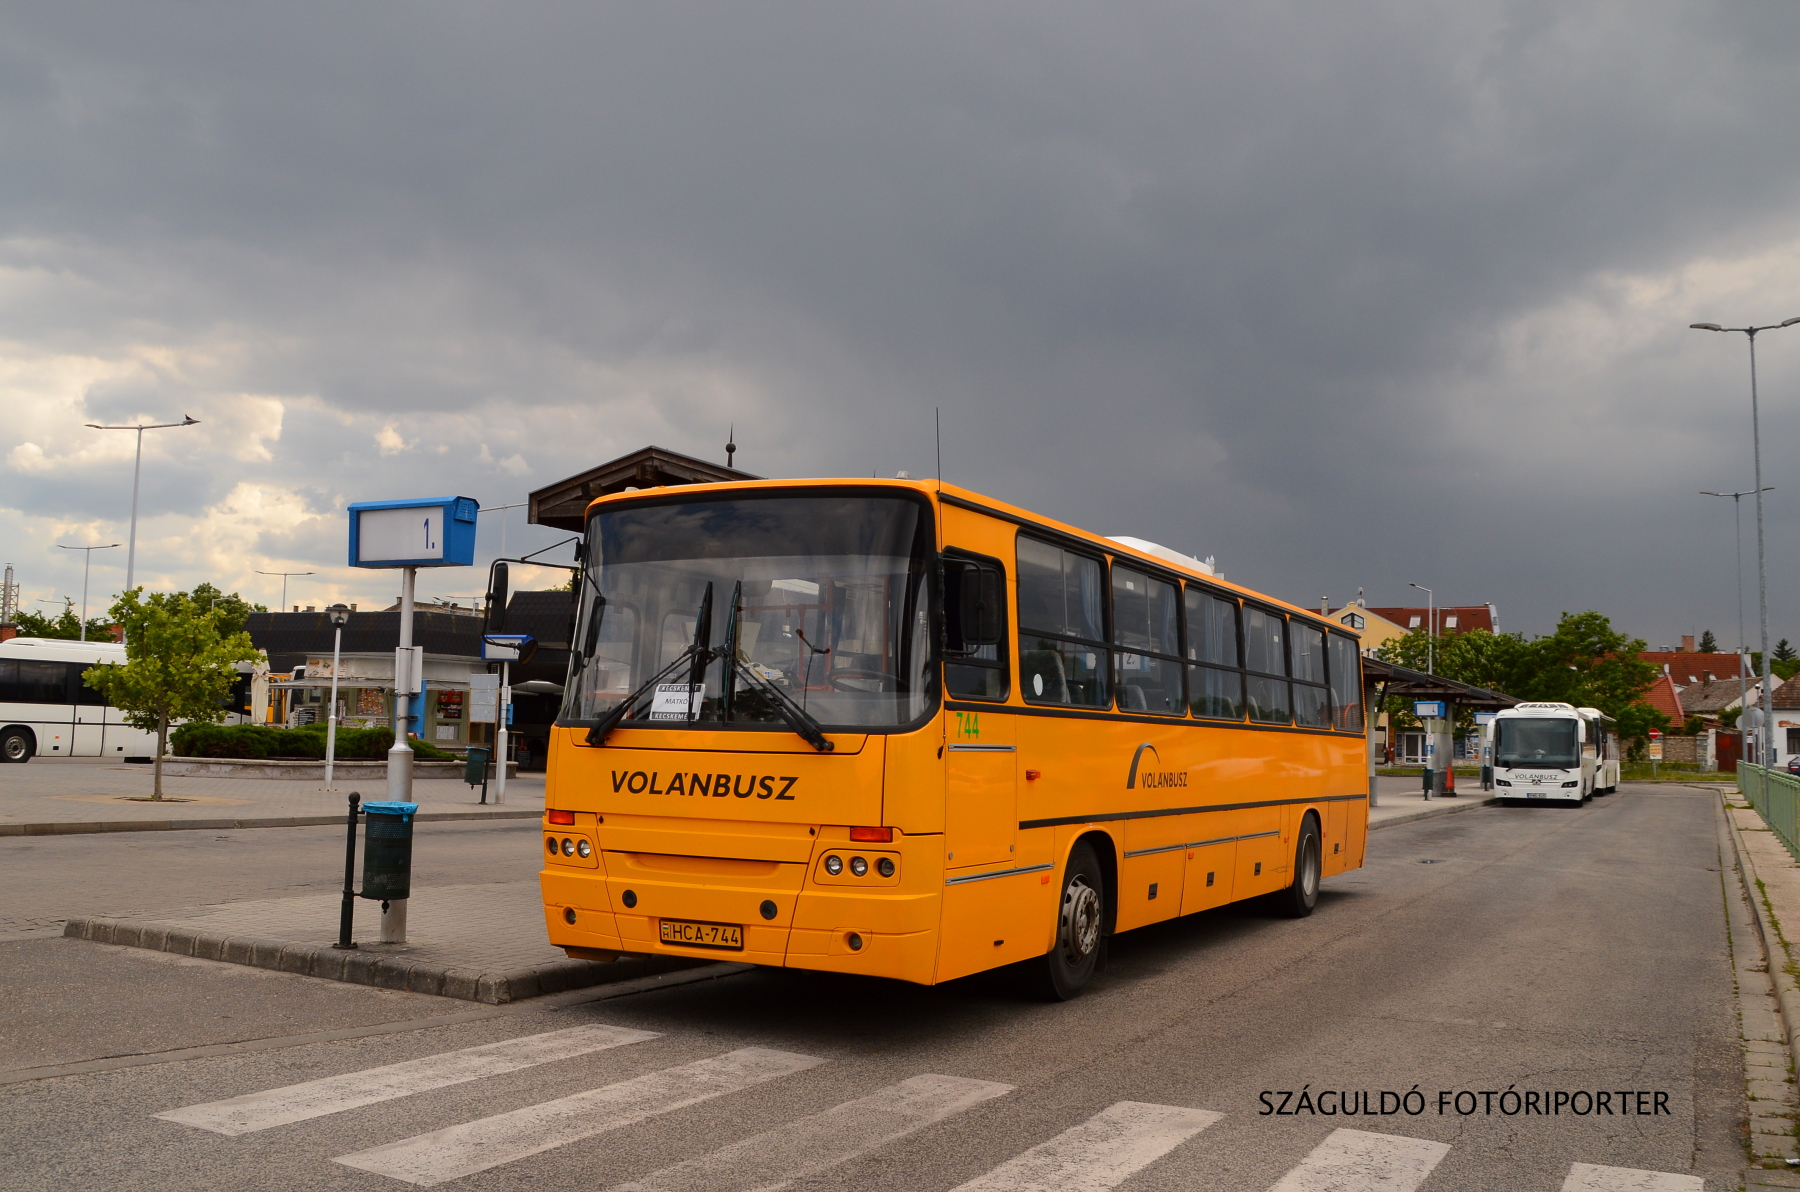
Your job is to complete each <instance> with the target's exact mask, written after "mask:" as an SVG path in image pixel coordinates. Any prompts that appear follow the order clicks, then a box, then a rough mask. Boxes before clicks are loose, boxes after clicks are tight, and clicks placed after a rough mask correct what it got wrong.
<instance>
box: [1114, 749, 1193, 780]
mask: <svg viewBox="0 0 1800 1192" xmlns="http://www.w3.org/2000/svg"><path fill="white" fill-rule="evenodd" d="M1146 749H1147V750H1149V751H1150V756H1151V757H1153V758H1155V759H1156V764H1157V765H1159V766H1160V765H1162V754H1160V753H1158V752H1157V751H1156V746H1154V745H1152V744H1150V742H1148V741H1145V742H1144V743H1143V744H1142V745H1139V746H1138V747H1137V752H1136V753H1134V754H1132V755H1131V770H1130V772H1129V773H1127V774H1126V775H1125V789H1126V790H1135V789H1137V788H1138V787H1143V788H1144V789H1146V790H1148V789H1150V788H1152V787H1164V786H1186V785H1187V784H1188V776H1187V771H1186V770H1140V769H1139V768H1138V763H1139V762H1141V761H1143V760H1144V751H1145V750H1146Z"/></svg>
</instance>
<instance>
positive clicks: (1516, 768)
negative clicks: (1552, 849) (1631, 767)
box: [1493, 703, 1619, 806]
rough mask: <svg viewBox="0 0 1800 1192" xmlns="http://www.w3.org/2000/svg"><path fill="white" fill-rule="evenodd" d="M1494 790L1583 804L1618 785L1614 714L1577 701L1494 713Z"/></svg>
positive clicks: (1507, 795)
mask: <svg viewBox="0 0 1800 1192" xmlns="http://www.w3.org/2000/svg"><path fill="white" fill-rule="evenodd" d="M1493 734H1494V793H1495V794H1496V795H1498V796H1499V797H1500V798H1501V799H1502V800H1509V801H1510V800H1513V799H1542V800H1544V801H1546V802H1560V803H1568V804H1570V805H1571V806H1580V805H1581V804H1583V803H1585V802H1587V801H1588V800H1589V799H1590V798H1592V797H1593V796H1595V795H1610V794H1611V793H1612V792H1613V791H1614V790H1615V789H1617V787H1618V785H1619V733H1618V726H1617V725H1616V724H1615V723H1614V722H1613V719H1612V717H1610V716H1608V715H1606V713H1604V712H1602V711H1600V709H1598V708H1577V707H1576V706H1575V705H1574V704H1564V703H1541V704H1519V705H1517V706H1516V707H1511V708H1508V709H1506V710H1505V711H1504V712H1500V713H1498V714H1496V715H1495V716H1494V726H1493Z"/></svg>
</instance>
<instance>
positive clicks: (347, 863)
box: [331, 791, 362, 951]
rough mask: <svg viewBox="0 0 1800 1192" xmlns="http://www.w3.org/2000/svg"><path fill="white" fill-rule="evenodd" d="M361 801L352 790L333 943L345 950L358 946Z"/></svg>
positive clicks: (359, 796) (360, 797)
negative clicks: (352, 935) (354, 929)
mask: <svg viewBox="0 0 1800 1192" xmlns="http://www.w3.org/2000/svg"><path fill="white" fill-rule="evenodd" d="M361 801H362V796H361V795H360V794H358V793H357V792H355V791H351V792H350V827H349V830H348V832H347V833H346V834H345V836H346V839H345V841H344V905H343V907H342V908H341V909H340V910H339V912H338V938H337V943H335V944H333V945H331V946H332V947H334V948H338V949H342V950H345V951H347V950H349V949H351V948H354V947H356V941H355V940H353V939H351V938H350V932H351V929H352V927H353V926H354V925H355V922H356V891H355V889H354V888H353V887H354V886H355V884H356V812H357V808H356V805H357V804H358V803H360V802H361Z"/></svg>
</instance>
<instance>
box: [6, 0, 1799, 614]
mask: <svg viewBox="0 0 1800 1192" xmlns="http://www.w3.org/2000/svg"><path fill="white" fill-rule="evenodd" d="M0 13H3V17H0V162H3V163H4V165H3V166H0V410H4V414H3V416H0V457H3V458H4V468H3V470H0V555H4V559H0V561H4V562H11V563H13V564H14V565H15V567H16V568H17V570H18V574H19V577H20V579H21V580H22V582H23V587H24V595H25V599H26V602H27V607H35V608H40V609H45V608H49V607H50V606H49V605H42V604H33V603H31V602H33V601H36V600H38V599H40V598H53V597H60V596H62V595H64V594H70V595H74V596H75V597H77V598H79V596H80V591H81V569H80V565H79V558H80V556H79V555H75V556H74V557H68V555H67V552H63V551H58V550H56V549H55V548H54V545H53V544H55V543H58V542H62V543H83V544H85V543H108V542H122V541H124V537H125V531H126V524H127V519H128V515H129V507H130V495H131V466H132V446H133V436H132V435H131V434H130V433H128V432H105V433H103V432H100V431H94V430H88V429H86V428H85V427H84V426H83V424H84V423H87V422H107V423H112V422H130V421H133V420H137V419H146V420H154V421H159V422H160V421H175V420H179V419H180V418H181V417H182V416H183V415H184V414H186V415H192V416H193V417H195V418H199V419H201V420H202V422H201V425H200V426H197V427H192V428H187V429H182V430H163V431H155V432H150V433H148V434H147V435H146V436H145V447H144V465H143V490H142V509H141V515H140V516H141V521H140V526H139V532H138V533H139V541H138V575H137V578H138V581H139V582H140V583H144V584H148V585H150V586H151V587H153V588H154V587H168V586H173V585H179V586H182V587H187V586H189V585H191V584H193V583H195V582H198V581H200V580H203V579H205V580H211V581H213V582H215V583H219V584H221V585H222V586H223V587H225V588H227V589H238V590H240V591H242V592H243V593H244V594H245V595H247V596H250V597H251V598H253V599H257V600H260V601H263V602H265V603H268V604H270V605H274V604H275V603H277V602H278V601H279V600H280V598H281V592H280V581H279V580H271V579H268V578H266V577H263V576H258V575H256V574H255V572H256V571H257V570H258V569H261V570H265V571H309V570H310V571H315V572H317V573H318V574H317V575H316V576H314V577H311V578H300V579H295V580H294V581H293V582H292V584H291V586H290V588H289V596H288V603H289V604H290V605H291V604H294V603H300V604H325V603H329V602H331V601H332V600H334V599H342V600H346V601H357V602H359V603H362V604H364V605H365V606H366V605H368V604H379V603H385V602H386V601H389V600H391V599H392V598H393V595H394V592H395V591H397V583H396V581H395V577H393V576H392V575H390V574H387V573H359V572H356V571H354V570H353V569H351V568H348V567H346V566H345V565H344V560H345V539H346V529H345V518H344V513H343V510H344V506H345V505H346V504H347V503H348V502H350V501H355V500H371V499H383V498H392V497H405V496H416V495H437V494H440V493H448V492H456V493H462V494H467V495H470V496H475V497H478V498H479V499H481V500H482V501H483V503H485V504H495V505H497V504H504V503H511V502H515V501H522V500H524V495H525V493H526V492H527V491H529V490H530V489H531V488H534V487H537V486H539V485H542V484H545V483H548V482H550V481H554V480H557V479H560V478H561V477H563V476H567V475H569V474H571V473H574V472H577V471H580V470H582V469H584V468H586V467H589V466H592V465H593V464H596V463H599V462H601V461H604V460H607V459H610V458H612V457H614V456H616V455H619V454H622V453H624V452H626V451H629V450H632V449H635V448H637V447H641V446H643V445H645V444H646V443H655V444H658V445H661V446H665V447H669V448H673V449H675V450H678V451H684V452H688V453H690V454H693V455H698V456H702V457H705V458H712V459H719V460H720V461H721V462H722V461H723V444H724V442H725V440H726V434H727V430H728V428H729V427H730V426H731V425H732V424H733V423H735V424H736V428H737V431H736V437H737V442H738V445H739V452H738V464H739V466H740V467H743V468H745V469H746V470H749V471H752V472H756V473H759V474H762V475H766V476H777V477H779V476H837V475H847V476H858V475H861V476H867V475H869V474H870V472H871V471H875V472H879V473H881V474H883V475H892V474H893V473H894V472H896V471H898V470H900V469H906V470H909V471H911V472H912V474H913V475H915V476H928V475H930V474H931V473H932V471H933V468H934V462H933V454H932V410H933V407H941V409H942V413H943V426H944V438H943V467H944V472H945V475H946V478H947V479H950V480H952V481H955V482H956V483H959V484H964V485H967V486H969V487H972V488H975V489H979V490H983V491H986V492H989V493H991V494H993V495H995V496H998V497H1002V498H1005V499H1007V500H1011V501H1014V502H1017V503H1020V504H1023V505H1025V506H1028V507H1032V508H1035V509H1038V510H1041V511H1043V512H1045V513H1048V514H1051V515H1054V516H1056V517H1060V518H1063V519H1065V520H1067V521H1071V522H1074V523H1076V524H1079V525H1083V526H1087V527H1090V528H1092V529H1095V530H1098V531H1100V532H1101V533H1106V534H1133V535H1137V536H1140V537H1145V538H1151V539H1155V540H1157V541H1161V542H1164V543H1167V544H1169V545H1171V546H1174V547H1177V548H1179V549H1181V550H1184V551H1190V552H1193V553H1196V554H1199V555H1202V556H1205V555H1214V556H1216V557H1217V559H1218V561H1219V566H1220V567H1221V568H1222V569H1223V571H1224V572H1225V573H1226V575H1227V576H1228V577H1230V578H1232V579H1236V580H1240V581H1242V582H1245V583H1247V584H1250V585H1252V586H1254V587H1257V588H1260V589H1262V590H1264V591H1267V592H1270V593H1272V594H1275V595H1278V596H1282V597H1285V598H1287V599H1290V600H1294V601H1296V602H1298V603H1301V604H1313V605H1316V603H1317V602H1318V600H1319V599H1320V598H1321V597H1328V598H1330V600H1331V601H1332V602H1333V604H1334V605H1336V604H1340V603H1342V602H1344V601H1345V600H1347V599H1349V598H1352V597H1354V595H1355V594H1356V591H1357V589H1358V588H1365V589H1366V590H1367V593H1368V596H1369V599H1370V601H1371V602H1372V603H1375V604H1378V605H1379V604H1398V603H1408V602H1410V601H1409V599H1408V598H1409V597H1417V596H1419V594H1418V593H1416V592H1413V591H1412V590H1411V589H1409V588H1408V587H1407V586H1406V585H1407V583H1408V582H1409V581H1416V582H1418V583H1421V584H1425V585H1428V586H1430V587H1432V588H1435V589H1436V591H1437V594H1438V598H1439V600H1440V601H1442V602H1444V603H1451V604H1461V603H1481V602H1490V601H1491V602H1493V603H1494V604H1496V605H1497V606H1498V608H1499V613H1500V622H1501V626H1502V628H1505V629H1522V630H1526V631H1529V632H1533V633H1538V632H1545V631H1548V630H1549V629H1550V628H1551V627H1552V625H1553V624H1554V622H1555V619H1556V615H1557V613H1558V612H1559V611H1562V610H1571V611H1576V610H1581V609H1586V608H1596V609H1599V610H1601V611H1603V612H1606V613H1607V614H1609V615H1610V616H1612V617H1613V619H1614V622H1615V623H1616V624H1618V625H1619V626H1620V627H1622V628H1625V629H1628V630H1630V631H1631V632H1633V633H1636V634H1638V635H1641V636H1643V637H1645V638H1647V639H1649V641H1650V644H1651V646H1653V647H1654V646H1658V645H1660V644H1663V643H1664V642H1668V641H1673V640H1674V639H1675V638H1676V637H1677V636H1678V635H1680V634H1682V633H1692V632H1697V631H1698V630H1701V629H1706V628H1712V629H1714V630H1715V631H1717V633H1718V636H1719V639H1720V641H1721V643H1722V644H1724V645H1726V646H1727V648H1729V646H1730V645H1731V644H1733V643H1735V641H1736V638H1737V628H1736V626H1737V612H1736V595H1735V589H1734V584H1733V572H1732V565H1733V539H1732V534H1733V530H1732V515H1731V508H1730V506H1731V502H1730V501H1719V500H1715V499H1713V498H1707V497H1701V496H1699V495H1697V491H1698V490H1700V489H1718V490H1723V491H1730V490H1731V489H1733V488H1736V489H1746V490H1747V489H1749V488H1751V487H1752V484H1751V453H1750V440H1751V435H1750V416H1749V415H1750V411H1749V369H1748V361H1747V357H1746V352H1745V340H1744V337H1743V336H1741V335H1740V336H1724V335H1711V334H1706V333H1704V332H1698V331H1690V330H1687V325H1688V324H1689V323H1691V322H1695V321H1717V322H1721V323H1726V324H1729V325H1741V324H1743V323H1744V322H1746V321H1754V322H1757V323H1776V322H1780V321H1781V320H1782V319H1783V318H1787V317H1791V316H1794V315H1800V152H1797V151H1796V150H1797V149H1800V144H1797V142H1800V122H1797V121H1796V120H1795V118H1794V112H1795V110H1796V103H1795V101H1796V100H1797V99H1800V71H1796V69H1795V62H1796V61H1800V7H1796V6H1794V5H1792V4H1790V3H1785V2H1781V0H1765V2H1760V3H1742V4H1719V3H1714V4H1707V3H1700V4H1668V3H1655V2H1645V0H1634V2H1632V3H1623V2H1621V3H1587V4H1582V3H1577V4H1569V3H1566V2H1560V0H1559V2H1556V3H1551V2H1535V0H1534V2H1514V3H1507V2H1501V0H1463V2H1462V3H1459V4H1454V5H1439V6H1435V7H1434V6H1430V5H1420V4H1416V3H1410V4H1376V3H1348V4H1307V5H1299V4H1287V3H1276V2H1266V3H1261V4H1255V5H1243V4H1229V5H1228V4H1217V5H1209V4H1195V3H1182V4H1161V5H1157V4H1135V3H1112V4H1106V5H1068V4H1058V3H1046V2H1035V3H1030V4H1024V3H1019V4H983V3H973V4H971V3H967V2H961V3H955V4H934V3H928V2H922V0H909V2H908V3H905V4H893V5H851V6H845V5H841V4H816V5H805V4H767V3H763V4H638V3H634V4H600V5H591V4H573V3H571V4H557V5H546V4H533V3H523V2H518V0H515V2H514V3H509V4H505V5H499V4H492V5H478V4H472V3H446V2H434V3H429V4H425V3H419V4H401V3H388V4H367V3H356V4H332V3H313V4H306V5H289V6H274V7H271V6H244V5H238V4H203V3H181V4H174V3H162V4H154V3H153V4H144V3H135V4H124V5H118V6H108V5H102V4H81V3H64V4H19V3H7V4H5V5H4V6H3V7H0ZM1759 345H1760V359H1759V364H1760V377H1761V396H1762V415H1763V443H1764V483H1765V484H1772V485H1775V486H1776V491H1775V492H1773V493H1772V494H1769V501H1768V507H1767V509H1768V519H1769V520H1768V549H1769V562H1770V568H1769V580H1770V593H1769V595H1770V605H1771V618H1772V624H1771V630H1772V632H1773V634H1774V635H1775V636H1790V637H1793V638H1795V639H1796V640H1800V592H1797V591H1796V590H1795V579H1796V570H1795V566H1794V563H1795V559H1796V553H1797V551H1800V456H1797V453H1796V451H1795V445H1796V443H1797V441H1800V438H1797V432H1800V327H1796V328H1794V329H1792V330H1790V331H1785V332H1773V333H1770V334H1768V335H1766V336H1764V337H1762V338H1761V339H1760V340H1759ZM1744 508H1745V516H1744V550H1745V559H1746V567H1745V596H1746V610H1747V618H1748V622H1749V627H1750V635H1751V637H1752V638H1753V639H1754V637H1755V633H1756V628H1755V609H1756V605H1755V569H1754V561H1755V554H1754V547H1755V539H1754V521H1753V517H1752V515H1751V507H1750V505H1749V504H1748V502H1746V504H1745V507H1744ZM510 516H511V518H512V520H511V522H510V523H509V530H508V535H509V541H508V545H509V547H510V548H512V549H514V550H516V549H517V548H518V547H519V546H520V545H522V544H531V545H543V544H546V543H549V542H552V541H555V540H556V539H555V537H553V536H551V535H550V534H549V533H548V532H546V531H544V530H542V529H539V528H536V527H526V526H525V523H524V519H523V511H522V510H519V511H514V512H513V513H512V514H511V515H510ZM481 542H482V547H483V549H484V551H486V552H487V553H489V554H492V553H493V552H494V550H495V548H497V546H498V543H499V524H498V521H497V520H495V519H494V517H493V516H491V515H484V516H483V529H482V537H481ZM559 553H560V552H559ZM124 554H125V552H124V550H123V549H120V550H116V551H108V552H101V553H98V554H96V555H95V556H94V558H95V567H94V575H93V582H94V593H95V595H94V597H93V606H94V608H95V609H96V610H97V609H99V608H100V607H103V605H104V603H105V600H106V598H107V596H109V595H110V594H111V593H112V592H114V591H116V590H117V589H118V588H119V587H121V586H122V584H123V580H124V559H123V555H124ZM481 585H482V577H481V575H480V574H479V573H478V572H476V571H474V570H467V571H463V570H451V571H443V572H438V573H434V574H428V575H426V576H424V577H422V579H421V595H440V596H464V597H466V596H468V595H471V594H473V593H475V592H477V591H478V590H479V589H480V587H481Z"/></svg>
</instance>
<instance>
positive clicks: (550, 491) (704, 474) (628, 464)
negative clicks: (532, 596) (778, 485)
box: [529, 447, 762, 533]
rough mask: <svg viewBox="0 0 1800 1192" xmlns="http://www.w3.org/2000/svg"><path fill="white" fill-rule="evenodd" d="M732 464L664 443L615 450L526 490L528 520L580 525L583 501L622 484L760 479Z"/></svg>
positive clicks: (624, 486)
mask: <svg viewBox="0 0 1800 1192" xmlns="http://www.w3.org/2000/svg"><path fill="white" fill-rule="evenodd" d="M761 479H762V477H761V476H752V475H751V474H750V473H748V472H740V471H738V470H737V469H736V468H727V467H725V466H723V465H721V464H714V463H708V462H707V461H705V460H703V459H695V458H694V457H693V456H691V455H683V454H681V453H680V452H679V451H670V450H668V449H667V448H665V447H645V448H644V449H643V450H641V451H633V452H632V453H631V454H630V455H621V456H620V457H619V458H618V459H615V460H613V461H611V462H610V463H604V464H601V465H600V466H599V467H596V468H589V469H588V470H587V471H585V472H582V473H581V474H579V475H576V476H571V477H569V478H568V479H567V480H558V481H557V482H556V483H555V484H547V485H545V486H544V487H543V488H540V489H538V490H537V491H536V492H534V493H532V494H531V496H530V498H529V499H530V501H531V508H530V510H529V513H530V520H531V522H532V524H534V525H540V526H554V527H556V528H557V529H559V530H574V531H576V532H577V533H579V532H581V531H582V530H584V529H586V528H587V527H586V526H585V525H584V524H583V521H582V517H583V515H584V514H585V513H586V511H587V507H588V502H589V501H592V500H593V499H594V498H595V497H603V496H605V495H607V494H608V493H621V492H624V491H625V490H626V489H628V488H655V487H656V486H657V485H659V484H664V485H672V484H711V483H716V482H718V481H722V480H761Z"/></svg>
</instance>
